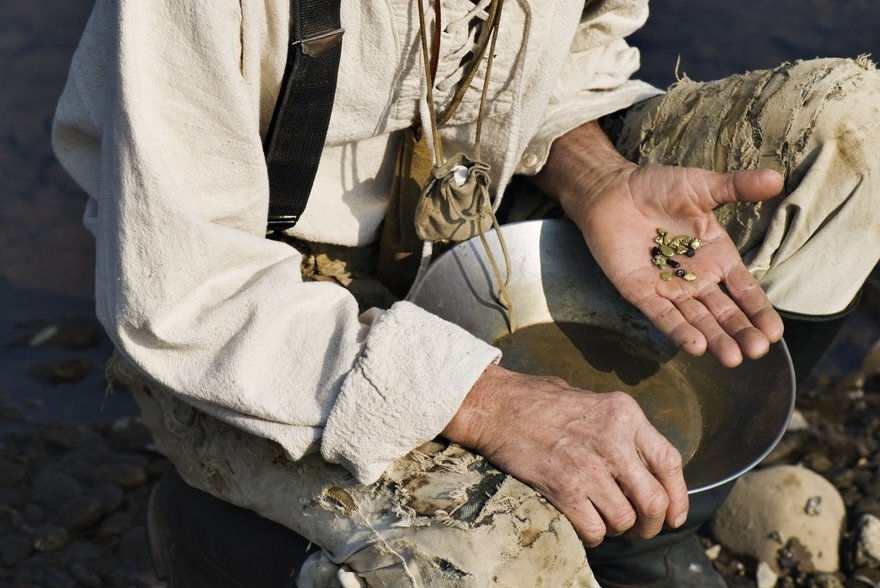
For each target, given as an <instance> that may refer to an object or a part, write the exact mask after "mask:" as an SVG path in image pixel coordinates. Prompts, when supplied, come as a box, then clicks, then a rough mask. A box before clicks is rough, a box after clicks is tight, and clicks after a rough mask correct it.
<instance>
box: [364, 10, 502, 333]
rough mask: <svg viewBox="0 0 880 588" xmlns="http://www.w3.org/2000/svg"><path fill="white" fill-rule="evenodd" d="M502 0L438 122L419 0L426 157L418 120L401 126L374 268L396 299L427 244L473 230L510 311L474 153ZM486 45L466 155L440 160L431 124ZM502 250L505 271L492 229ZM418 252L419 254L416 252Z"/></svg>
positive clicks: (486, 185)
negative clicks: (427, 122)
mask: <svg viewBox="0 0 880 588" xmlns="http://www.w3.org/2000/svg"><path fill="white" fill-rule="evenodd" d="M502 4H503V0H493V2H492V4H491V7H490V9H489V13H488V15H487V20H486V22H485V23H484V25H483V29H482V31H481V33H480V38H479V39H478V41H477V43H476V46H477V49H476V51H475V53H474V58H473V60H472V62H471V67H470V69H469V71H468V72H467V73H466V74H465V76H464V80H463V81H462V83H461V84H460V85H459V89H458V91H457V92H456V94H455V95H454V96H453V99H452V102H451V105H450V107H449V109H448V110H447V112H446V113H445V114H444V116H443V118H442V119H441V120H440V121H439V122H438V120H437V117H436V110H435V107H434V99H433V85H434V78H435V76H436V67H437V63H438V60H439V51H440V47H439V39H440V33H441V27H440V0H435V1H434V15H435V18H434V44H433V46H432V48H431V51H430V57H429V51H428V42H427V33H426V27H425V22H424V13H425V11H424V6H423V0H419V19H420V21H419V25H420V32H421V41H422V54H423V57H424V68H425V72H426V82H427V100H428V110H429V112H430V113H431V120H430V123H431V131H432V137H433V142H434V145H433V147H434V158H433V159H432V157H431V153H430V150H429V148H428V145H427V140H426V138H425V136H424V133H423V132H422V129H421V127H420V125H417V126H416V128H415V129H411V130H408V131H407V132H406V133H405V135H406V136H405V137H404V139H403V145H402V146H401V150H400V155H399V156H398V162H397V168H396V176H395V181H394V185H393V187H392V194H391V201H390V203H389V208H388V213H387V214H386V218H385V224H384V226H383V233H382V239H381V242H380V247H379V265H378V273H379V277H380V279H381V280H382V281H383V282H384V283H385V284H386V285H388V287H389V288H390V289H391V290H392V291H393V292H394V293H395V294H396V295H398V296H400V297H401V298H403V297H405V295H406V293H407V292H408V290H409V288H410V287H411V285H412V283H413V281H414V280H416V279H417V277H418V276H419V275H420V272H421V271H423V270H424V269H425V268H426V262H427V261H429V260H430V257H431V255H432V252H434V251H433V244H434V243H437V242H439V243H450V242H457V241H464V240H466V239H470V238H472V237H475V236H479V237H480V239H481V240H482V242H483V245H484V247H486V250H487V254H488V257H489V260H490V263H491V265H492V269H493V272H494V273H495V276H496V279H497V281H498V298H499V302H501V304H502V305H503V306H504V307H505V308H506V309H507V310H508V312H509V313H510V314H511V316H510V317H509V318H510V322H511V325H512V323H513V319H512V311H511V309H510V304H509V298H508V296H507V292H506V284H507V279H502V278H501V275H500V271H499V270H498V267H497V264H496V263H495V260H494V257H493V256H492V252H491V250H489V247H488V242H487V241H486V237H485V233H486V232H487V231H489V230H491V229H492V228H496V229H497V228H498V222H497V220H496V218H495V213H494V211H493V206H492V200H491V197H490V185H491V179H490V173H489V172H490V167H489V164H487V163H485V162H483V161H481V159H480V138H481V128H482V124H481V123H482V119H483V116H484V113H485V106H486V101H487V92H488V85H489V77H490V75H491V68H492V56H493V54H494V52H495V42H496V40H497V31H498V22H499V19H500V16H501V6H502ZM487 49H488V50H489V54H488V59H487V64H486V74H485V79H484V83H483V93H482V97H481V101H480V111H479V114H478V120H477V130H476V136H475V139H474V154H473V157H470V156H468V155H465V154H463V153H457V154H455V155H453V156H452V157H451V158H449V159H446V158H445V157H444V153H443V144H442V140H441V137H440V132H439V126H440V125H441V124H443V123H445V122H446V121H448V120H449V119H450V118H451V116H452V114H453V112H454V111H455V109H456V108H457V106H458V105H459V104H460V103H461V100H462V97H463V95H464V93H465V91H466V90H467V88H468V87H469V86H470V82H471V80H472V79H473V77H474V75H475V74H476V72H477V69H478V68H479V64H480V61H481V60H482V57H483V55H484V54H485V52H486V50H487ZM498 236H499V240H500V241H501V247H502V251H503V253H504V257H505V262H506V264H507V268H508V273H509V267H510V264H509V261H508V259H507V257H508V256H507V249H506V246H505V245H504V242H503V239H502V238H501V234H500V232H499V235H498ZM419 253H421V254H419Z"/></svg>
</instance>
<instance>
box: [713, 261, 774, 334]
mask: <svg viewBox="0 0 880 588" xmlns="http://www.w3.org/2000/svg"><path fill="white" fill-rule="evenodd" d="M724 284H725V286H727V290H728V292H730V296H731V297H732V298H733V299H734V300H735V301H736V304H737V305H738V306H739V307H740V308H741V309H742V310H743V312H744V313H745V314H746V315H747V316H748V317H749V320H750V321H751V322H752V324H753V325H755V327H757V328H758V330H760V331H761V332H762V333H764V334H765V335H766V336H767V338H768V339H769V340H770V341H771V342H773V343H775V342H776V341H779V339H780V338H782V329H783V325H782V319H781V318H780V317H779V314H778V313H777V312H776V310H775V309H774V308H773V305H772V304H771V303H770V299H769V298H767V294H766V293H765V292H764V289H763V288H761V286H760V285H759V284H758V282H757V280H755V278H754V276H752V274H750V273H749V271H748V270H747V269H746V268H745V266H743V265H738V266H736V267H734V268H732V269H731V270H730V271H729V272H728V273H727V276H726V277H725V280H724Z"/></svg>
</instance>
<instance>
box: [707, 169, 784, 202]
mask: <svg viewBox="0 0 880 588" xmlns="http://www.w3.org/2000/svg"><path fill="white" fill-rule="evenodd" d="M721 179H722V183H723V186H719V189H718V190H717V191H716V190H713V194H714V195H715V198H716V199H717V200H718V203H719V204H721V203H724V202H758V201H760V200H766V199H768V198H772V197H773V196H776V195H778V194H779V193H780V192H782V188H783V184H784V179H783V177H782V174H780V173H779V172H778V171H776V170H773V169H749V170H742V171H735V172H730V173H727V174H723V175H722V176H721Z"/></svg>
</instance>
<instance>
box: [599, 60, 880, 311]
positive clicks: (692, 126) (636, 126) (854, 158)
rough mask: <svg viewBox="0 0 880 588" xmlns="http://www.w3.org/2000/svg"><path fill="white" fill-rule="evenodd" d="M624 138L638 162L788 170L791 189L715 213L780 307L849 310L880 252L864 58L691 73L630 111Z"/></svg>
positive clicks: (873, 88) (878, 188)
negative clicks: (697, 76) (717, 74)
mask: <svg viewBox="0 0 880 588" xmlns="http://www.w3.org/2000/svg"><path fill="white" fill-rule="evenodd" d="M616 143H617V147H618V149H619V150H620V151H621V153H622V154H623V155H624V156H625V157H627V158H629V159H631V160H633V161H637V162H639V163H658V164H667V165H682V166H694V167H701V168H705V169H712V170H715V171H720V172H727V171H733V170H739V169H750V168H758V167H764V168H772V169H776V170H778V171H780V172H781V173H782V174H783V175H784V177H785V189H784V192H783V194H782V195H781V197H778V198H774V199H772V200H769V201H766V202H764V203H758V204H750V203H738V204H726V205H723V206H722V207H720V208H719V209H718V210H716V216H717V217H718V219H719V220H720V221H721V223H722V225H723V226H724V227H725V229H727V231H728V233H729V234H730V235H731V237H732V238H733V240H734V242H735V243H736V245H737V246H738V247H739V249H740V253H741V254H742V256H743V259H744V261H745V262H746V266H747V267H748V268H749V271H750V272H751V273H752V275H754V276H755V277H756V278H757V280H758V282H759V283H760V284H761V286H762V287H763V288H764V290H765V291H766V292H767V295H768V296H769V298H770V301H771V302H772V303H773V305H774V306H776V307H777V308H778V309H780V310H784V311H788V312H791V313H797V314H800V315H813V316H817V315H818V316H822V315H832V314H835V313H838V312H840V311H842V310H843V309H844V308H845V307H847V305H849V303H850V302H851V301H852V300H853V299H854V298H855V297H856V295H857V293H858V291H859V289H860V288H861V286H862V284H863V283H864V281H865V280H866V279H867V277H868V275H869V273H870V272H871V270H872V269H873V267H874V266H875V265H876V264H877V261H878V259H880V150H878V149H877V145H880V73H878V72H877V71H876V70H875V68H874V66H873V64H872V63H871V62H870V61H868V60H867V59H866V58H860V59H858V60H849V59H817V60H812V61H803V62H797V63H787V64H783V65H781V66H779V67H777V68H775V69H771V70H766V71H754V72H749V73H746V74H743V75H737V76H732V77H730V78H726V79H723V80H719V81H715V82H708V83H698V82H694V81H691V80H689V79H683V80H681V81H679V82H678V83H677V84H675V85H674V86H673V87H672V88H670V90H669V92H668V93H667V94H666V95H664V96H659V97H657V98H653V99H650V100H648V101H646V102H644V103H641V104H639V105H637V106H635V107H633V108H632V109H630V110H629V111H628V112H627V113H626V117H625V119H624V122H623V125H622V129H621V130H620V132H619V135H618V137H617V140H616Z"/></svg>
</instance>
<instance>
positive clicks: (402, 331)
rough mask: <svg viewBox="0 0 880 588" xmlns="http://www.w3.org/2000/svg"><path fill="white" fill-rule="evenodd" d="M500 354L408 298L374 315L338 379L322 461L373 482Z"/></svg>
mask: <svg viewBox="0 0 880 588" xmlns="http://www.w3.org/2000/svg"><path fill="white" fill-rule="evenodd" d="M500 357H501V352H500V351H498V349H496V348H495V347H492V346H491V345H489V344H487V343H485V342H483V341H481V340H480V339H477V338H476V337H474V336H473V335H471V334H470V333H468V332H467V331H465V330H464V329H462V328H461V327H459V326H457V325H454V324H452V323H450V322H448V321H445V320H443V319H441V318H439V317H437V316H435V315H433V314H431V313H429V312H427V311H425V310H423V309H421V308H419V307H418V306H416V305H414V304H412V303H409V302H398V303H396V304H395V305H394V306H392V307H391V309H390V310H388V311H387V312H385V313H384V314H382V316H380V317H379V318H378V319H377V320H376V322H375V324H374V325H373V327H372V328H371V329H370V334H369V336H368V337H367V341H366V346H365V348H364V351H363V353H362V354H361V355H360V357H359V359H358V361H357V364H356V365H355V367H354V369H353V370H352V371H351V372H350V373H349V374H348V376H347V377H346V379H345V382H344V383H343V385H342V389H341V391H340V394H339V396H338V397H337V399H336V403H335V405H334V406H333V409H332V410H331V412H330V416H329V417H328V419H327V423H326V425H325V428H324V435H323V439H322V442H321V454H322V455H323V457H324V459H325V460H327V461H330V462H333V463H338V464H340V465H342V466H344V467H345V468H346V469H348V470H349V471H350V472H352V473H353V474H354V475H355V477H356V478H357V479H358V481H359V482H361V483H364V484H369V483H372V482H375V481H376V480H377V479H378V478H379V477H380V476H381V475H382V473H383V472H384V471H385V469H386V468H387V467H388V466H389V465H390V464H391V463H392V462H394V461H396V460H397V459H399V458H401V457H403V456H404V455H406V454H407V453H408V452H409V451H411V450H412V449H414V448H415V447H418V446H419V445H421V444H422V443H425V442H426V441H429V440H431V439H433V438H434V437H436V436H437V435H438V434H439V433H440V432H441V431H442V430H443V429H444V428H445V427H446V425H447V424H448V423H449V421H450V420H452V417H453V416H455V413H456V412H457V411H458V408H459V407H460V406H461V403H462V401H463V400H464V398H465V396H466V395H467V393H468V392H469V391H470V389H471V387H473V385H474V383H475V382H476V381H477V379H478V378H479V377H480V376H481V375H482V373H483V371H484V370H485V369H486V367H487V366H488V365H490V364H491V363H493V362H497V361H498V360H499V359H500Z"/></svg>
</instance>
